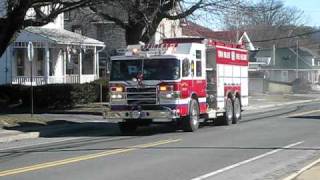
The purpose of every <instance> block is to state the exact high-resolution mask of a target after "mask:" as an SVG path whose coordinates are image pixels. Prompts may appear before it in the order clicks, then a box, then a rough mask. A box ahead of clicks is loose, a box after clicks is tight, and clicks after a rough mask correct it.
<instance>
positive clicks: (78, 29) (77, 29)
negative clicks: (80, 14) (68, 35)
mask: <svg viewBox="0 0 320 180" xmlns="http://www.w3.org/2000/svg"><path fill="white" fill-rule="evenodd" d="M71 29H72V32H74V33H77V34H82V28H81V26H80V25H75V26H72V28H71Z"/></svg>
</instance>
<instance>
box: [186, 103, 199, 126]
mask: <svg viewBox="0 0 320 180" xmlns="http://www.w3.org/2000/svg"><path fill="white" fill-rule="evenodd" d="M199 114H200V113H199V104H198V102H197V101H196V100H195V99H192V100H191V102H190V108H189V115H188V116H187V117H185V118H183V119H182V121H183V127H182V128H183V131H186V132H193V131H196V130H197V129H198V128H199Z"/></svg>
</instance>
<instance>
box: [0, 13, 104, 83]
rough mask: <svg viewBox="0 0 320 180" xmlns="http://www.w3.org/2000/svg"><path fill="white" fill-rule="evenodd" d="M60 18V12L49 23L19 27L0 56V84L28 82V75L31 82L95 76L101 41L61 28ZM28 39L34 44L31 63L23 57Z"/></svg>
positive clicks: (77, 80) (88, 79) (75, 80)
mask: <svg viewBox="0 0 320 180" xmlns="http://www.w3.org/2000/svg"><path fill="white" fill-rule="evenodd" d="M31 12H32V11H31ZM63 22H64V20H63V14H61V15H59V16H58V17H57V19H56V20H55V21H54V22H53V23H50V24H48V25H45V26H43V27H28V28H26V29H24V30H22V31H21V33H19V35H18V37H17V38H16V40H15V42H13V43H12V44H10V46H9V47H8V48H7V50H6V51H5V53H4V54H3V55H2V57H1V58H0V84H23V85H30V84H31V75H32V82H33V83H32V84H33V85H43V84H56V83H86V82H91V81H94V80H96V79H98V78H99V72H98V70H99V63H98V59H99V51H101V50H103V49H104V47H105V45H104V43H103V42H101V41H98V40H95V39H92V38H88V37H85V36H82V35H80V34H76V33H73V32H70V31H67V30H65V29H63V26H64V24H63ZM28 42H32V43H33V45H34V59H33V61H32V63H31V62H29V61H28V58H27V45H28ZM31 64H32V68H31ZM31 69H32V72H31Z"/></svg>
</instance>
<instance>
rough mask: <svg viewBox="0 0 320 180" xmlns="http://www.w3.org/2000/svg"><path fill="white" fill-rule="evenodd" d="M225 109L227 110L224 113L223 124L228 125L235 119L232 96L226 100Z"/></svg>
mask: <svg viewBox="0 0 320 180" xmlns="http://www.w3.org/2000/svg"><path fill="white" fill-rule="evenodd" d="M225 110H226V112H225V113H224V117H223V121H222V125H225V126H228V125H230V124H231V123H232V121H233V103H232V100H231V99H230V98H228V99H227V101H226V107H225Z"/></svg>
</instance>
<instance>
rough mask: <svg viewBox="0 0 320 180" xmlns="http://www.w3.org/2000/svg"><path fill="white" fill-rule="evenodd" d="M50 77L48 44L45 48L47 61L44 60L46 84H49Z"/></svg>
mask: <svg viewBox="0 0 320 180" xmlns="http://www.w3.org/2000/svg"><path fill="white" fill-rule="evenodd" d="M49 76H50V50H49V43H46V47H45V59H44V78H45V83H46V84H48V83H49Z"/></svg>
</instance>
